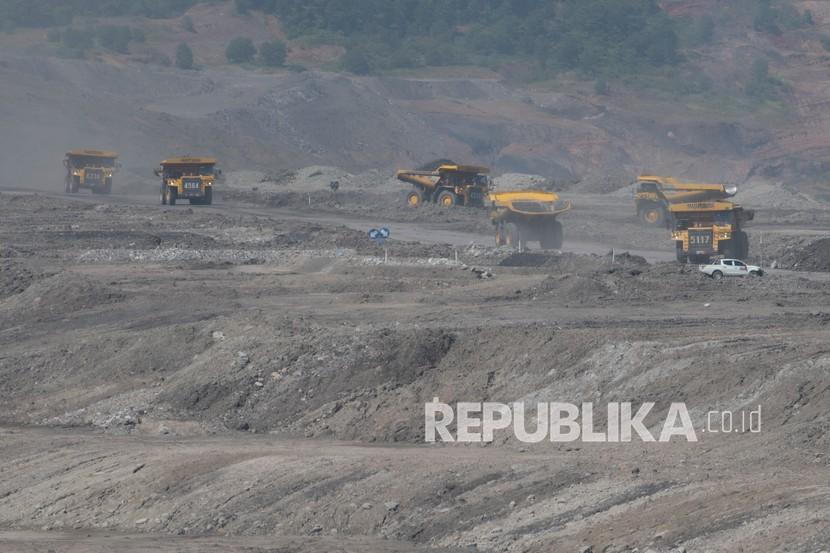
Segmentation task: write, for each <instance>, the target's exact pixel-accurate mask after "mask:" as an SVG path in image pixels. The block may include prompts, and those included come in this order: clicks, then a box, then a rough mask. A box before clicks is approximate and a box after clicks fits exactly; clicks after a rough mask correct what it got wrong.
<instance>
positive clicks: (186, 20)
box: [181, 15, 196, 33]
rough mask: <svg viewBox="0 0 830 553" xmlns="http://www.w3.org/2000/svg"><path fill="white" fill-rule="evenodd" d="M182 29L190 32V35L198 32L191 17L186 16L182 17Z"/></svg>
mask: <svg viewBox="0 0 830 553" xmlns="http://www.w3.org/2000/svg"><path fill="white" fill-rule="evenodd" d="M181 23H182V29H184V30H185V31H188V32H190V33H195V32H196V27H195V26H194V25H193V19H191V18H190V16H189V15H185V16H184V17H182V22H181Z"/></svg>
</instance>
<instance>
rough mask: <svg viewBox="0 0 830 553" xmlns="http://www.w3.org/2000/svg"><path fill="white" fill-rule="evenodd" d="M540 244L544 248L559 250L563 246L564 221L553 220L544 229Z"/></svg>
mask: <svg viewBox="0 0 830 553" xmlns="http://www.w3.org/2000/svg"><path fill="white" fill-rule="evenodd" d="M539 245H540V246H542V249H543V250H558V249H561V248H562V223H560V222H559V221H553V222H551V223H549V224H547V225H545V227H544V228H543V229H542V233H541V235H540V237H539Z"/></svg>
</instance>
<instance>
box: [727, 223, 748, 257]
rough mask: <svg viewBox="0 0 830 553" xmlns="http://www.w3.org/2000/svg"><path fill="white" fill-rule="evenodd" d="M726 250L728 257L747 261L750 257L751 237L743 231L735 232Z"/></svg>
mask: <svg viewBox="0 0 830 553" xmlns="http://www.w3.org/2000/svg"><path fill="white" fill-rule="evenodd" d="M724 250H725V253H726V256H727V257H731V258H734V259H746V257H747V256H748V255H749V237H748V236H747V235H746V233H745V232H744V231H742V230H738V231H735V232H733V233H732V238H731V239H730V240H729V243H728V244H727V246H726V247H725V248H724Z"/></svg>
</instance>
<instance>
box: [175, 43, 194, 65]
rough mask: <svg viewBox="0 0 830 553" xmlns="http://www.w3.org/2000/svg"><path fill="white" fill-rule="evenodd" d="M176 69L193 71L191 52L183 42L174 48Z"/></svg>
mask: <svg viewBox="0 0 830 553" xmlns="http://www.w3.org/2000/svg"><path fill="white" fill-rule="evenodd" d="M176 67H178V68H179V69H193V50H191V49H190V46H188V45H187V44H185V43H184V42H182V43H181V44H179V46H178V47H177V48H176Z"/></svg>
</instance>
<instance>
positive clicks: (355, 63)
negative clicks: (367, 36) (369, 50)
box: [340, 48, 372, 75]
mask: <svg viewBox="0 0 830 553" xmlns="http://www.w3.org/2000/svg"><path fill="white" fill-rule="evenodd" d="M340 64H341V65H342V66H343V69H345V70H346V71H348V72H349V73H354V74H355V75H368V74H369V73H371V71H372V67H371V65H369V58H368V57H366V54H364V53H363V52H362V51H360V50H358V49H356V48H353V49H349V50H347V51H346V53H345V54H343V57H342V58H341V59H340Z"/></svg>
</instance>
